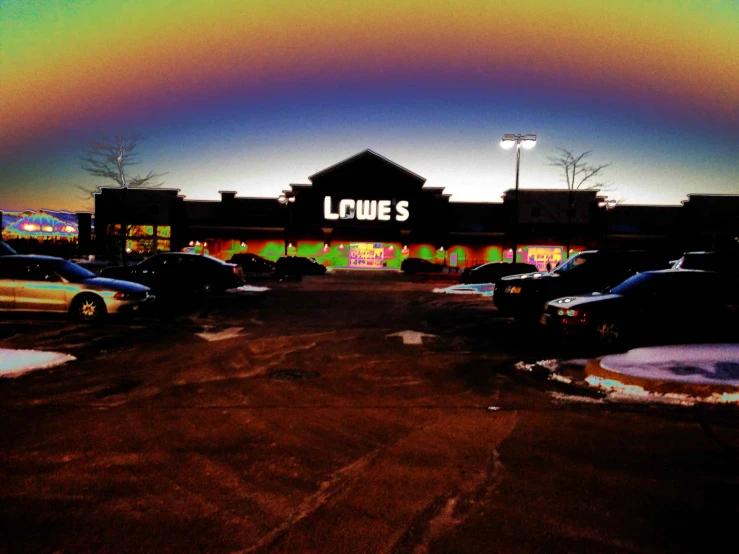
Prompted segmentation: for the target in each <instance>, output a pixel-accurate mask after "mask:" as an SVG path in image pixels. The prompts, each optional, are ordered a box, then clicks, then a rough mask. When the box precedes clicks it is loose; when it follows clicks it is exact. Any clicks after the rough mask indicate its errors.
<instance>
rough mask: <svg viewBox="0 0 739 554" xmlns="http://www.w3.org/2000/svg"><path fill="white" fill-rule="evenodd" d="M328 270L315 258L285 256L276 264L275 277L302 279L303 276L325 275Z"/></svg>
mask: <svg viewBox="0 0 739 554" xmlns="http://www.w3.org/2000/svg"><path fill="white" fill-rule="evenodd" d="M324 273H326V268H325V267H323V266H322V265H321V264H319V263H318V261H317V260H316V259H315V258H303V257H301V256H283V257H282V258H280V259H279V260H277V263H276V264H275V272H274V275H275V277H277V278H279V279H283V278H285V277H292V276H295V277H300V276H303V275H323V274H324Z"/></svg>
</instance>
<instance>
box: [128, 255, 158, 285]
mask: <svg viewBox="0 0 739 554" xmlns="http://www.w3.org/2000/svg"><path fill="white" fill-rule="evenodd" d="M165 264H166V258H165V256H152V257H151V258H149V259H148V260H144V261H143V262H141V263H139V264H137V265H136V266H135V267H133V268H132V269H131V272H130V279H131V280H132V281H134V282H136V283H141V284H142V285H146V286H147V287H150V288H151V289H153V290H156V289H157V288H159V284H160V281H161V277H162V275H161V274H162V273H163V272H164V266H165Z"/></svg>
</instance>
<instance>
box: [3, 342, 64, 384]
mask: <svg viewBox="0 0 739 554" xmlns="http://www.w3.org/2000/svg"><path fill="white" fill-rule="evenodd" d="M75 359H76V358H75V357H74V356H70V355H69V354H62V353H61V352H42V351H40V350H11V349H9V348H0V377H18V376H19V375H23V374H24V373H28V372H29V371H34V370H37V369H47V368H50V367H54V366H57V365H61V364H64V363H66V362H71V361H72V360H75Z"/></svg>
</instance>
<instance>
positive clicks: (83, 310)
mask: <svg viewBox="0 0 739 554" xmlns="http://www.w3.org/2000/svg"><path fill="white" fill-rule="evenodd" d="M69 313H70V315H71V316H72V317H73V318H74V319H76V320H77V321H81V322H83V323H95V322H97V321H100V320H101V319H102V318H103V317H105V314H106V310H105V302H103V301H102V299H101V298H100V297H98V296H95V295H93V294H82V295H80V296H77V297H76V298H75V299H74V300H73V301H72V305H71V306H70V308H69Z"/></svg>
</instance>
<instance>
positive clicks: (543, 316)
mask: <svg viewBox="0 0 739 554" xmlns="http://www.w3.org/2000/svg"><path fill="white" fill-rule="evenodd" d="M548 320H549V316H548V315H547V314H541V317H540V318H539V323H541V324H542V325H546V324H547V321H548Z"/></svg>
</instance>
